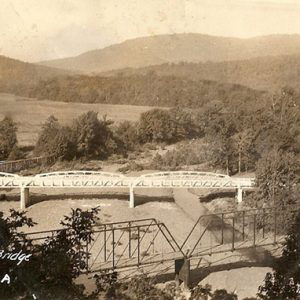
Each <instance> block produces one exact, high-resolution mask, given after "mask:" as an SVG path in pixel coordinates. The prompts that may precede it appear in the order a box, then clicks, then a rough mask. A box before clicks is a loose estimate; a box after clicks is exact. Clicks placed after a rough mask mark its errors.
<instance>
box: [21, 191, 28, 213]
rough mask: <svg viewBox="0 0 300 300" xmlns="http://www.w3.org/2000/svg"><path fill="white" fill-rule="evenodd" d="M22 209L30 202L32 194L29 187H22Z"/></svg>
mask: <svg viewBox="0 0 300 300" xmlns="http://www.w3.org/2000/svg"><path fill="white" fill-rule="evenodd" d="M20 197H21V209H25V208H26V207H27V206H28V205H29V204H30V194H29V188H28V187H21V192H20Z"/></svg>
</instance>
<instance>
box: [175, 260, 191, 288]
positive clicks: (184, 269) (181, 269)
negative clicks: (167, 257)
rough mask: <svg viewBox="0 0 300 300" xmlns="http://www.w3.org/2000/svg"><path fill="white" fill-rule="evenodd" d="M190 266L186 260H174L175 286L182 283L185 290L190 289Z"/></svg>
mask: <svg viewBox="0 0 300 300" xmlns="http://www.w3.org/2000/svg"><path fill="white" fill-rule="evenodd" d="M190 276H191V266H190V260H189V259H187V258H180V259H175V281H176V283H177V285H180V284H181V283H182V282H183V283H184V286H185V287H186V288H189V287H190Z"/></svg>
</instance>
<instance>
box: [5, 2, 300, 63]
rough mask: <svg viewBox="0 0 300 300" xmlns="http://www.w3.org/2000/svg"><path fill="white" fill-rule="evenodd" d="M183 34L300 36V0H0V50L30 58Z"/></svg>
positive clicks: (55, 56)
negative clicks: (136, 39) (285, 34)
mask: <svg viewBox="0 0 300 300" xmlns="http://www.w3.org/2000/svg"><path fill="white" fill-rule="evenodd" d="M182 32H196V33H204V34H210V35H217V36H233V37H243V38H246V37H252V36H258V35H267V34H277V33H298V34H300V1H299V0H296V1H292V0H0V35H1V36H0V54H1V55H6V56H9V57H13V58H18V59H21V60H25V61H29V62H33V61H40V60H46V59H55V58H62V57H67V56H74V55H78V54H80V53H82V52H85V51H88V50H92V49H96V48H103V47H106V46H109V45H111V44H114V43H119V42H122V41H124V40H126V39H130V38H135V37H140V36H148V35H155V34H165V33H182Z"/></svg>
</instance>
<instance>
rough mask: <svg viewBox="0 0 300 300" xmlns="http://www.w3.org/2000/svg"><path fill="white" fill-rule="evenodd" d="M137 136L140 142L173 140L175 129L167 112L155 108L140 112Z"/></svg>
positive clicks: (168, 141)
mask: <svg viewBox="0 0 300 300" xmlns="http://www.w3.org/2000/svg"><path fill="white" fill-rule="evenodd" d="M138 136H139V139H140V141H141V142H142V143H147V142H166V143H170V142H172V141H174V140H175V137H176V131H175V127H174V123H173V121H172V119H171V116H170V114H169V112H168V111H166V110H163V109H158V108H156V109H152V110H149V111H146V112H144V113H142V114H141V117H140V121H139V125H138Z"/></svg>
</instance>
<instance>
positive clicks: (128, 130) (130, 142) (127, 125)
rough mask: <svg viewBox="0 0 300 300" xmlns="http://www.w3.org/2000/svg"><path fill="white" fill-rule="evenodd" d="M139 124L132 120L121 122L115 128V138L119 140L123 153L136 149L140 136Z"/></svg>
mask: <svg viewBox="0 0 300 300" xmlns="http://www.w3.org/2000/svg"><path fill="white" fill-rule="evenodd" d="M136 127H137V124H135V123H132V122H130V121H124V122H121V123H120V124H119V125H118V126H117V127H116V129H115V132H114V135H115V139H116V140H117V141H119V143H120V147H121V148H122V150H123V151H122V152H123V153H127V152H128V151H133V150H135V149H136V146H137V141H138V136H137V129H136Z"/></svg>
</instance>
